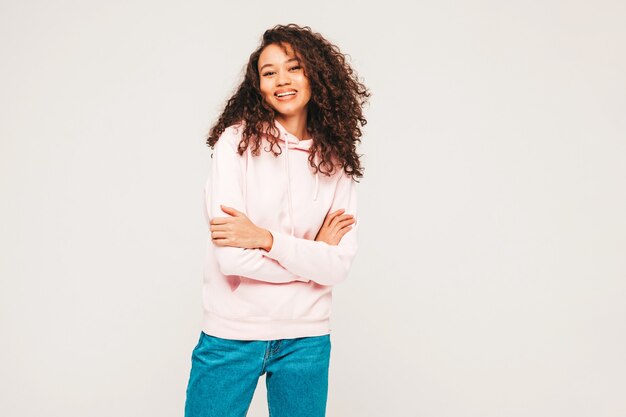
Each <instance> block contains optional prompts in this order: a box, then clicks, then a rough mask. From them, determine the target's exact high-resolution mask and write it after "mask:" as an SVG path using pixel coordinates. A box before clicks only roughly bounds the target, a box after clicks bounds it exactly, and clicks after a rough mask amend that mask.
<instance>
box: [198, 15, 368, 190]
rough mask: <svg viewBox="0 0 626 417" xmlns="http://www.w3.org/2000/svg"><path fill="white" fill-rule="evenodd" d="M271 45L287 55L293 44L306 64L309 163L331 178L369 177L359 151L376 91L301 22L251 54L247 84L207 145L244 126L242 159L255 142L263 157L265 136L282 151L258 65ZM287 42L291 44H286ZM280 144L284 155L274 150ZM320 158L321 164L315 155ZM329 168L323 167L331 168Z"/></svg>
mask: <svg viewBox="0 0 626 417" xmlns="http://www.w3.org/2000/svg"><path fill="white" fill-rule="evenodd" d="M271 44H276V45H278V46H280V47H281V48H282V49H283V51H285V53H288V52H287V45H288V46H291V48H292V50H293V52H294V54H295V55H296V57H297V58H298V59H299V60H300V63H301V65H302V67H303V69H304V74H305V76H306V77H307V79H308V80H309V83H310V86H311V99H310V100H309V102H308V104H307V129H308V130H309V132H311V135H312V137H313V143H312V145H311V148H310V155H309V164H310V165H311V167H312V168H314V170H315V173H317V172H318V171H319V172H322V173H324V174H326V175H331V174H333V173H334V172H335V168H336V167H339V166H341V167H342V168H343V170H344V171H345V173H346V174H348V175H350V176H352V178H353V179H356V178H361V177H362V176H363V170H364V168H363V167H362V166H361V161H360V159H359V157H360V156H361V155H358V154H357V153H356V144H357V142H361V139H360V137H361V134H362V133H361V129H360V127H359V124H360V125H361V126H364V125H365V124H366V123H367V120H366V119H365V117H363V111H362V107H363V105H364V104H365V103H366V102H367V99H368V98H369V97H370V95H371V93H370V92H369V90H368V89H367V88H366V87H365V85H363V84H362V83H361V82H360V81H359V78H358V76H357V74H356V72H355V71H354V70H353V69H352V68H351V67H350V65H349V64H348V63H347V62H346V59H345V55H344V54H342V53H341V52H340V50H339V48H338V47H337V46H335V45H333V44H332V43H330V42H329V41H328V40H326V39H325V38H324V37H323V36H322V35H320V34H319V33H316V32H313V31H312V30H311V28H310V27H308V26H304V27H300V26H298V25H296V24H293V23H291V24H288V25H276V26H274V27H273V28H272V29H268V30H266V31H265V33H264V34H263V37H262V41H261V44H260V46H259V47H258V48H257V49H256V50H255V51H254V52H253V53H252V54H251V55H250V59H249V61H248V64H247V67H246V72H245V76H244V79H243V81H242V82H241V84H240V85H239V86H238V87H237V89H236V92H235V93H234V94H233V95H232V96H231V98H230V99H228V101H227V102H226V105H225V108H224V110H223V112H222V114H221V115H220V117H219V119H218V121H217V122H216V123H215V124H214V125H213V127H211V129H210V130H209V135H208V138H207V141H206V143H207V145H208V146H210V147H211V148H213V147H214V146H215V143H216V142H217V140H218V139H219V137H220V135H221V134H222V132H224V130H225V129H226V128H227V127H229V126H231V125H242V124H243V125H244V130H243V133H242V139H241V142H240V143H239V149H238V152H239V155H241V154H243V152H244V151H245V150H246V148H247V147H248V145H250V141H251V140H252V144H251V152H252V154H253V155H258V154H259V147H260V145H261V138H262V137H263V136H264V137H266V138H267V140H268V142H269V143H270V144H271V150H272V151H273V153H274V155H275V156H277V155H279V154H280V153H282V149H281V148H280V145H278V144H277V143H276V142H277V140H278V135H279V134H280V132H279V131H278V130H277V129H276V127H275V125H274V117H275V114H276V112H275V110H274V109H273V108H272V107H271V106H270V105H268V103H267V102H266V101H265V99H264V97H263V95H262V94H261V90H260V81H259V70H258V62H259V57H260V55H261V52H262V51H263V49H264V48H265V47H266V46H268V45H271ZM285 44H287V45H285ZM274 145H277V146H278V148H279V150H280V152H276V151H275V150H274ZM316 153H317V154H318V155H319V165H316V164H315V161H314V156H315V154H316ZM329 167H330V169H328V170H326V171H325V170H324V169H322V168H329Z"/></svg>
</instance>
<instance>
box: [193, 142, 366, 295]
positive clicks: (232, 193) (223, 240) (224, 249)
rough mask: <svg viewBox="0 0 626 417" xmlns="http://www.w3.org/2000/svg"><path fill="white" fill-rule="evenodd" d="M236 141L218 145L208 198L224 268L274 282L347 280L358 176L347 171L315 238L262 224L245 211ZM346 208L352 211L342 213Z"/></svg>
mask: <svg viewBox="0 0 626 417" xmlns="http://www.w3.org/2000/svg"><path fill="white" fill-rule="evenodd" d="M233 139H234V138H233V137H230V136H228V135H227V134H226V133H225V134H224V135H223V137H221V138H220V139H219V140H218V141H217V143H216V144H215V148H214V155H213V166H212V170H211V175H210V177H209V179H208V180H207V184H206V187H205V198H204V202H205V216H206V220H207V223H208V224H209V227H210V232H211V240H212V242H213V244H214V245H215V254H216V258H217V262H218V264H219V268H220V270H221V272H222V273H223V274H225V275H241V276H245V277H247V278H251V279H256V280H261V281H267V282H273V283H285V282H292V281H302V282H309V281H310V280H313V281H315V282H317V283H318V284H321V285H335V284H337V283H339V282H341V281H343V280H344V279H345V278H346V277H347V275H348V272H349V268H350V265H351V262H352V259H353V257H354V255H355V254H356V250H357V244H356V234H357V228H358V224H357V222H356V217H355V216H356V189H355V185H354V183H353V181H352V179H351V178H350V177H349V176H347V175H346V174H345V173H342V177H341V178H340V179H339V181H338V186H337V189H336V192H335V198H334V199H333V203H332V205H331V208H330V210H332V211H329V213H328V214H327V216H326V219H325V220H324V224H323V226H322V227H321V229H320V230H319V232H318V234H317V236H316V238H315V240H308V239H302V238H297V237H295V236H291V235H288V234H285V233H282V232H279V231H277V230H268V229H264V228H261V227H258V226H256V225H255V224H254V223H252V222H251V221H250V219H249V218H248V217H247V215H246V213H245V212H244V211H242V208H243V207H244V204H243V193H242V191H241V190H242V181H243V179H242V178H243V175H242V165H241V162H242V160H241V158H242V157H241V156H240V155H239V154H238V153H237V151H236V143H235V141H234V140H233ZM237 208H239V210H238V209H237ZM342 210H343V211H348V213H351V214H342V213H343V211H342ZM221 214H224V215H226V216H220V215H221Z"/></svg>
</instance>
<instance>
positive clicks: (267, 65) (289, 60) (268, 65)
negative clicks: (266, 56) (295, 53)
mask: <svg viewBox="0 0 626 417" xmlns="http://www.w3.org/2000/svg"><path fill="white" fill-rule="evenodd" d="M297 60H298V58H291V59H288V60H286V61H285V63H287V62H291V61H297ZM273 65H274V64H265V65H263V66H262V67H261V69H259V71H263V68H265V67H271V66H273Z"/></svg>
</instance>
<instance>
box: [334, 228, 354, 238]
mask: <svg viewBox="0 0 626 417" xmlns="http://www.w3.org/2000/svg"><path fill="white" fill-rule="evenodd" d="M350 230H352V226H346V227H344V228H342V229H341V230H339V231H338V232H337V237H338V238H339V239H340V240H341V238H342V237H343V236H344V235H345V234H346V233H348V232H349V231H350Z"/></svg>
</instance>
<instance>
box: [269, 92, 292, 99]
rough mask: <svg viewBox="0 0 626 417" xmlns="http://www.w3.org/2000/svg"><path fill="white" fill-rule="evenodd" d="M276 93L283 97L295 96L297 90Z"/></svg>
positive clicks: (277, 95)
mask: <svg viewBox="0 0 626 417" xmlns="http://www.w3.org/2000/svg"><path fill="white" fill-rule="evenodd" d="M274 95H275V96H276V97H279V98H281V97H289V96H295V95H296V92H295V91H285V92H282V93H276V94H274Z"/></svg>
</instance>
